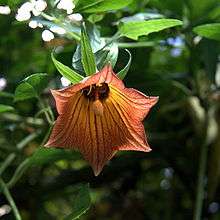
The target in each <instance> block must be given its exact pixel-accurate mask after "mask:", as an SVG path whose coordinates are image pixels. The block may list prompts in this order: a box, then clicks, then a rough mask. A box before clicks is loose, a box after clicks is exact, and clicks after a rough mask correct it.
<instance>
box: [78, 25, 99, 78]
mask: <svg viewBox="0 0 220 220" xmlns="http://www.w3.org/2000/svg"><path fill="white" fill-rule="evenodd" d="M80 43H81V57H82V64H83V68H84V71H85V73H86V75H87V76H90V75H92V74H94V73H95V72H96V62H95V56H94V53H93V51H92V47H91V44H90V41H89V37H88V35H87V33H86V27H85V25H84V24H83V25H82V29H81V41H80Z"/></svg>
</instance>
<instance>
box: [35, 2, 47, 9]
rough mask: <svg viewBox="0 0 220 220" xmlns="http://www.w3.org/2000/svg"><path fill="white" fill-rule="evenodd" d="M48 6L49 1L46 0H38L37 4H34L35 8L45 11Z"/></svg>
mask: <svg viewBox="0 0 220 220" xmlns="http://www.w3.org/2000/svg"><path fill="white" fill-rule="evenodd" d="M46 7H47V2H45V1H44V0H37V1H35V4H34V8H35V9H36V10H37V11H40V12H42V11H44V10H45V9H46Z"/></svg>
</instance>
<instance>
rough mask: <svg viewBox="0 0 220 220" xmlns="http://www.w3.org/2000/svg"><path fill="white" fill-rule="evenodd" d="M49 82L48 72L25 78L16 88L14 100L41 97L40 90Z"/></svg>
mask: <svg viewBox="0 0 220 220" xmlns="http://www.w3.org/2000/svg"><path fill="white" fill-rule="evenodd" d="M47 82H48V75H47V74H46V73H36V74H33V75H31V76H29V77H27V78H25V79H24V80H23V81H22V82H21V83H20V84H19V85H18V86H17V88H16V90H15V97H14V101H22V100H25V99H30V98H37V97H39V94H40V92H41V91H42V90H43V89H44V88H45V87H46V86H47Z"/></svg>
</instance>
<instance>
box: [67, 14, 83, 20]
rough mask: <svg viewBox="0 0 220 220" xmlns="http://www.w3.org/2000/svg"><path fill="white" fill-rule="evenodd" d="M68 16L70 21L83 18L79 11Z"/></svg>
mask: <svg viewBox="0 0 220 220" xmlns="http://www.w3.org/2000/svg"><path fill="white" fill-rule="evenodd" d="M68 18H69V19H70V20H71V21H82V19H83V17H82V15H81V14H80V13H75V14H71V15H68Z"/></svg>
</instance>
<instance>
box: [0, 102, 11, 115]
mask: <svg viewBox="0 0 220 220" xmlns="http://www.w3.org/2000/svg"><path fill="white" fill-rule="evenodd" d="M10 111H14V108H13V107H12V106H10V105H2V104H0V113H4V112H10Z"/></svg>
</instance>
